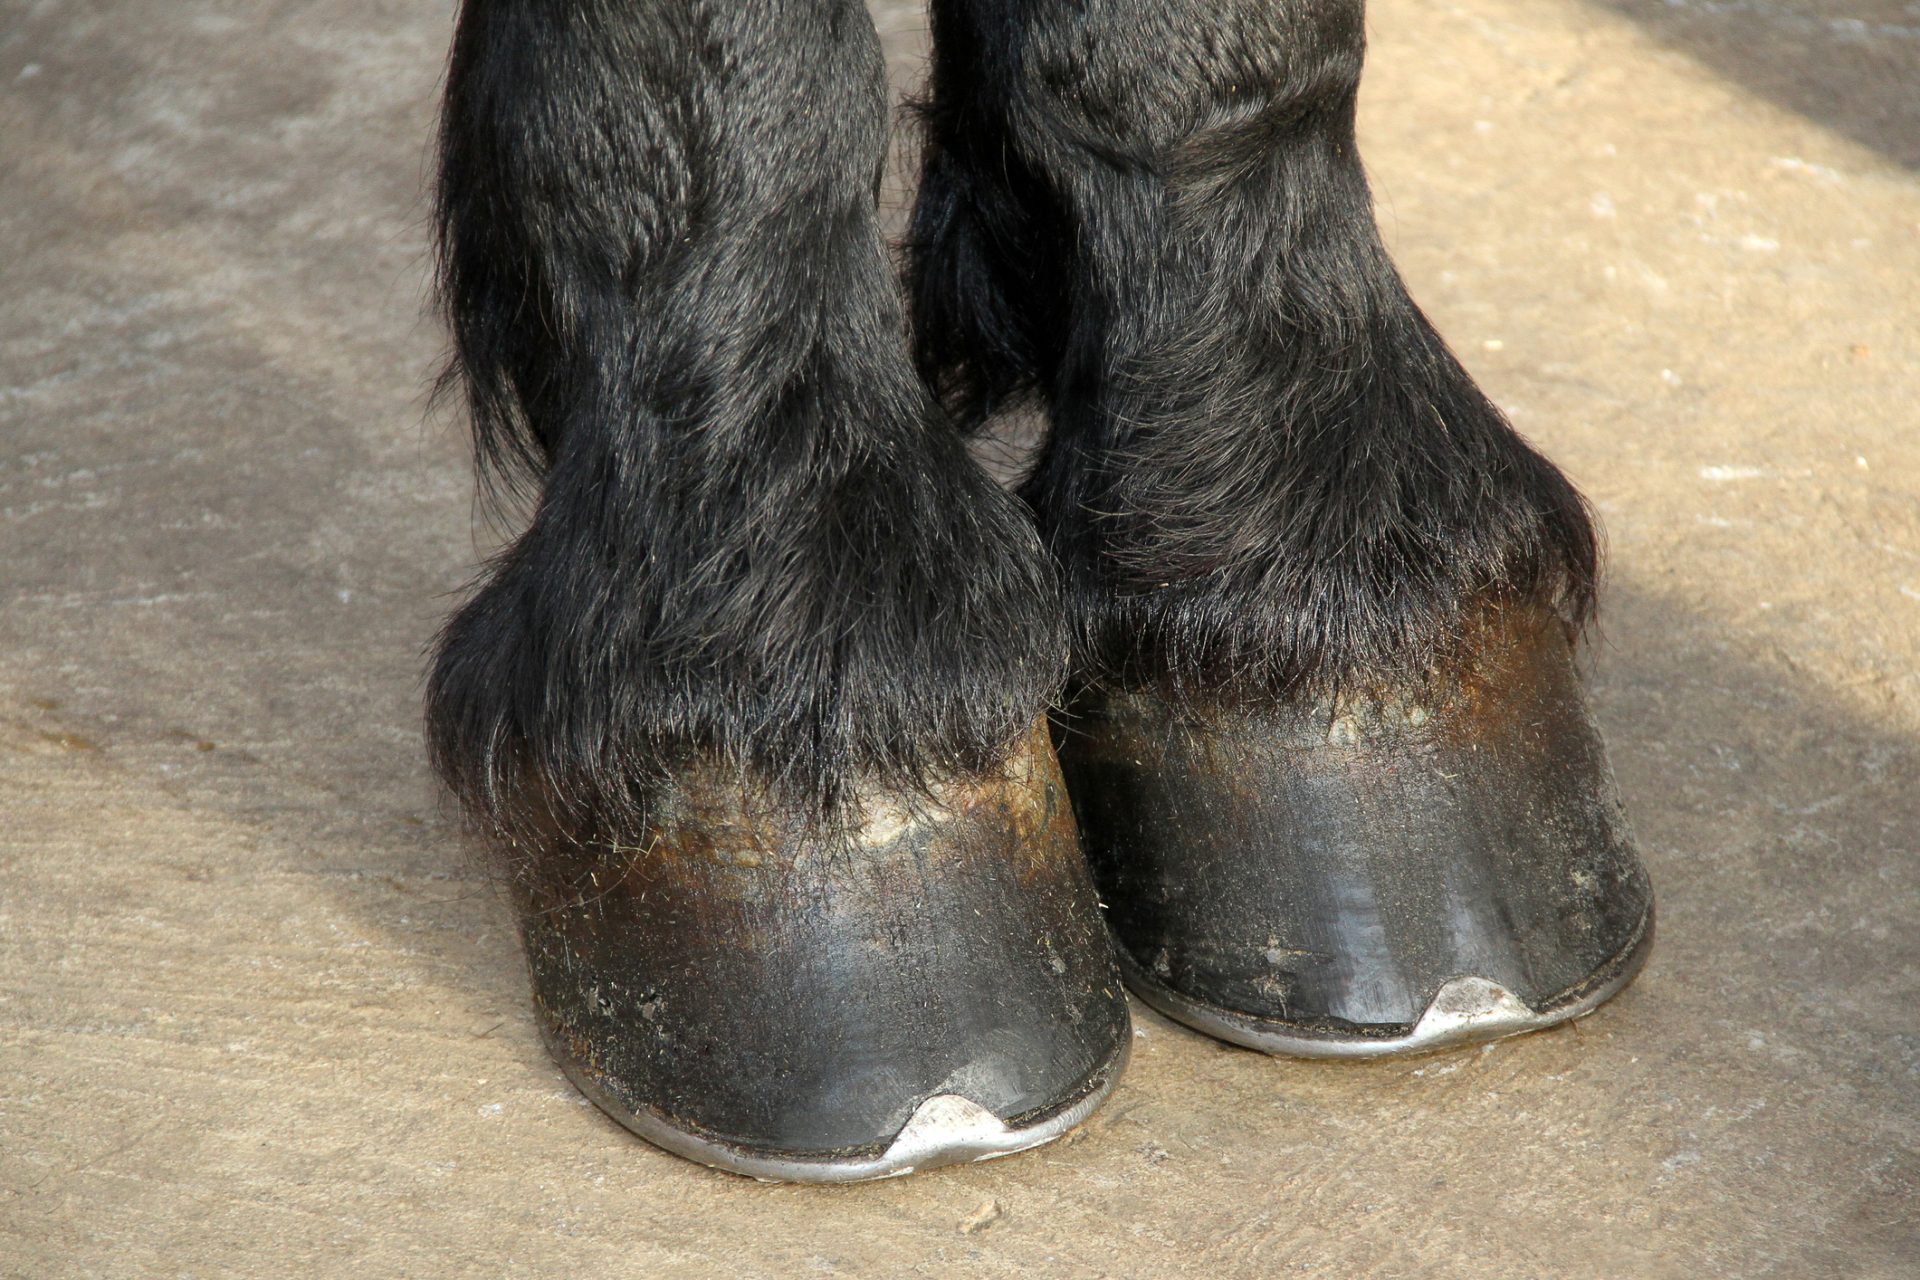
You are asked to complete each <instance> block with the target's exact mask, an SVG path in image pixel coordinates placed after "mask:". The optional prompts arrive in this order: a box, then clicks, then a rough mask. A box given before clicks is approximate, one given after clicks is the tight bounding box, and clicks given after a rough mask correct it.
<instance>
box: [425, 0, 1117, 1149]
mask: <svg viewBox="0 0 1920 1280" xmlns="http://www.w3.org/2000/svg"><path fill="white" fill-rule="evenodd" d="M884 84H885V82H884V78H883V68H882V65H881V58H880V53H879V45H878V41H877V38H876V36H875V33H874V30H873V27H872V24H871V21H870V20H869V18H868V16H867V14H866V12H865V10H864V8H863V7H862V6H861V5H860V4H859V3H858V2H857V0H735V2H734V3H730V4H724V5H712V4H705V3H695V2H694V0H652V2H649V3H631V2H627V3H615V2H613V0H466V2H465V3H464V4H463V5H462V8H461V12H460V16H459V25H458V29H457V33H456V36H455V41H454V49H453V58H452V64H451V69H450V73H449V80H448V87H447V95H446V102H445V108H444V116H443V124H442V132H441V139H440V150H439V162H440V177H439V188H438V200H437V228H438V233H439V245H440V268H441V285H442V296H443V301H444V305H445V310H446V313H447V316H448V319H449V322H450V325H451V328H452V333H453V339H454V356H455V358H454V363H453V366H452V379H453V382H454V383H455V384H456V385H459V386H461V387H463V388H464V391H465V395H466V398H467V401H468V404H469V407H470V410H471V417H472V421H473V426H474V431H475V436H476V441H477V444H478V449H479V453H480V457H481V461H482V464H483V468H484V470H485V474H486V475H487V476H489V477H490V478H491V480H492V481H493V483H494V485H495V488H496V489H499V490H504V491H506V492H510V493H511V492H522V493H525V494H526V495H527V496H528V497H530V498H531V499H532V502H531V516H530V521H529V523H528V524H527V526H526V528H525V530H524V532H523V533H522V534H521V535H520V536H519V537H518V538H517V539H516V540H515V541H514V542H513V543H512V544H511V545H510V546H509V547H508V548H507V549H506V550H505V551H503V552H502V553H501V554H500V555H499V557H498V558H497V559H496V560H495V561H494V562H493V563H492V564H491V565H490V566H489V568H488V571H487V573H486V575H485V577H484V580H483V581H482V582H481V584H480V585H479V587H478V589H477V590H476V592H475V593H474V595H473V596H472V597H471V599H469V600H468V601H467V602H466V603H465V604H464V605H463V606H462V607H460V609H459V610H458V611H457V612H456V613H455V614H454V615H453V617H452V618H451V619H450V620H449V622H448V623H447V625H446V628H445V630H444V632H443V634H442V635H441V637H440V640H439V643H438V647H437V651H436V653H435V656H434V662H433V669H432V673H431V678H430V686H429V696H428V727H429V739H430V744H431V748H432V752H433V756H434V760H435V762H436V765H437V767H438V768H439V770H440V772H441V773H442V775H443V776H444V777H445V778H446V780H447V782H448V783H449V784H450V786H451V788H452V790H453V791H454V793H455V794H456V795H457V796H458V797H459V798H460V799H461V800H462V801H463V802H464V803H465V804H466V806H467V807H468V808H469V810H470V811H471V812H472V813H473V814H474V816H475V817H476V819H477V821H478V824H479V826H480V827H481V828H482V829H483V830H484V832H485V834H486V836H487V838H488V840H489V842H490V844H491V845H492V847H493V848H494V849H495V850H497V851H498V853H499V855H500V863H501V865H502V867H503V868H504V875H505V879H506V881H507V883H508V885H509V887H510V890H511V896H512V899H513V902H514V905H515V908H516V910H517V912H518V917H519V923H520V928H521V933H522V938H523V941H524V944H525V947H526V951H527V956H528V961H529V969H530V971H531V976H532V981H533V988H534V997H535V1002H536V1005H537V1008H538V1015H539V1018H540V1022H541V1027H542V1030H543V1032H544V1033H545V1035H546V1038H547V1041H548V1043H549V1045H550V1047H551V1048H552V1051H553V1053H554V1055H555V1056H556V1058H558V1060H559V1061H560V1063H561V1065H562V1066H563V1067H564V1068H565V1070H566V1071H567V1073H568V1074H569V1075H570V1076H571V1078H572V1079H573V1080H574V1081H575V1082H576V1083H577V1084H578V1085H579V1086H580V1087H581V1089H582V1090H583V1091H585V1092H586V1093H587V1094H588V1095H589V1096H590V1097H591V1098H592V1099H593V1100H594V1101H595V1102H597V1103H598V1104H599V1105H600V1106H601V1107H603V1108H604V1109H606V1110H607V1111H608V1112H609V1113H610V1114H612V1115H613V1116H614V1117H615V1118H616V1119H618V1120H620V1121H621V1122H622V1123H624V1124H626V1125H628V1126H629V1127H630V1128H632V1129H634V1130H635V1131H637V1132H638V1133H640V1134H641V1135H642V1136H644V1137H646V1138H649V1139H650V1140H652V1141H655V1142H657V1143H659V1144H660V1145H662V1146H664V1147H667V1148H669V1149H671V1150H673V1151H677V1152H679V1153H681V1154H684V1155H688V1156H691V1157H693V1158H695V1159H698V1160H702V1161H705V1162H707V1163H710V1164H714V1165H716V1166H719V1167H722V1168H728V1169H733V1170H736V1171H739V1172H743V1173H749V1174H753V1175H756V1176H760V1177H767V1178H785V1179H794V1180H812V1181H841V1180H851V1179H857V1178H865V1177H877V1176H883V1175H888V1174H894V1173H901V1172H907V1171H910V1170H912V1169H914V1168H925V1167H930V1166H933V1165H938V1164H942V1163H947V1162H951V1161H953V1160H962V1159H977V1158H981V1157H983V1156H986V1155H994V1154H1003V1153H1005V1152H1008V1151H1013V1150H1019V1149H1021V1148H1024V1147H1028V1146H1032V1145H1034V1144H1036V1143H1038V1142H1041V1141H1045V1140H1046V1139H1048V1138H1050V1137H1053V1136H1055V1135H1057V1134H1059V1133H1061V1132H1064V1131H1065V1130H1066V1129H1067V1128H1068V1127H1070V1126H1071V1125H1072V1124H1073V1123H1076V1122H1077V1121H1078V1120H1079V1119H1080V1118H1082V1117H1084V1116H1085V1114H1086V1113H1087V1112H1088V1111H1089V1110H1091V1108H1092V1107H1093V1106H1094V1105H1095V1104H1096V1103H1097V1102H1098V1101H1099V1100H1100V1098H1102V1097H1103V1096H1104V1095H1105V1092H1106V1091H1107V1090H1108V1089H1109V1088H1111V1086H1112V1083H1113V1081H1114V1079H1115V1077H1116V1075H1117V1073H1118V1071H1119V1068H1120V1062H1121V1059H1122V1057H1123V1056H1124V1052H1125V1046H1126V1044H1127V1040H1128V1029H1127V1013H1126V1004H1125V999H1124V997H1123V996H1122V995H1121V993H1120V988H1119V984H1118V982H1117V980H1115V978H1114V976H1113V973H1112V969H1111V962H1110V960H1109V958H1108V954H1107V946H1106V940H1105V938H1104V935H1103V933H1102V929H1101V924H1100V919H1099V915H1098V910H1097V906H1096V903H1095V901H1094V897H1093V892H1092V887H1091V884H1090V882H1089V881H1088V879H1087V874H1086V870H1085V866H1084V863H1083V861H1082V859H1081V858H1080V857H1079V854H1078V850H1077V846H1076V841H1075V834H1074V828H1073V824H1072V817H1071V813H1070V811H1069V809H1068V807H1067V803H1066V800H1065V796H1064V792H1063V790H1062V788H1061V785H1060V783H1059V776H1058V772H1057V765H1056V762H1055V759H1054V756H1053V753H1052V748H1051V746H1050V744H1049V742H1048V739H1047V734H1046V732H1045V729H1044V722H1043V720H1042V717H1043V713H1044V710H1045V707H1046V705H1047V702H1048V701H1049V699H1050V698H1051V697H1052V696H1053V694H1054V692H1055V690H1056V688H1057V681H1058V679H1059V678H1060V675H1061V672H1062V657H1063V655H1064V652H1065V643H1064V640H1063V638H1062V635H1061V625H1060V622H1059V620H1058V613H1059V610H1058V601H1057V595H1056V588H1055V585H1054V582H1053V578H1052V572H1051V570H1050V568H1049V567H1048V565H1047V563H1046V560H1045V557H1044V554H1043V551H1042V549H1041V547H1040V545H1039V543H1038V541H1037V539H1036V538H1035V536H1034V533H1033V530H1032V526H1031V522H1030V520H1029V519H1028V517H1027V516H1026V514H1025V513H1024V512H1022V511H1021V510H1020V508H1019V506H1018V504H1017V503H1015V502H1014V501H1013V500H1012V499H1011V498H1008V497H1006V496H1005V495H1003V494H1002V493H1001V492H1000V491H999V490H998V488H997V487H996V486H995V485H994V484H993V483H992V482H991V481H990V480H989V479H988V478H987V477H986V476H985V475H984V473H982V472H981V471H979V470H978V469H977V468H976V467H975V466H974V465H973V464H972V463H971V462H970V461H969V459H968V458H967V456H966V453H965V449H964V444H963V442H962V441H961V439H960V438H959V436H958V435H957V433H955V432H954V431H953V429H952V428H951V426H950V425H949V424H948V422H947V421H946V420H945V418H944V417H943V415H942V414H941V413H940V411H939V410H938V408H937V407H936V405H935V404H934V403H933V401H932V399H931V398H930V397H929V396H928V395H927V393H926V391H925V389H924V388H923V386H922V385H921V383H920V381H919V380H918V379H917V378H916V377H915V376H914V373H913V369H912V367H911V364H910V361H909V359H908V355H907V350H906V346H905V340H904V334H903V326H902V317H901V312H900V306H899V302H898V299H897V296H896V294H895V292H894V284H893V280H892V277H891V274H890V272H889V269H888V265H887V260H886V255H885V252H884V246H883V244H882V242H881V237H880V233H879V230H878V223H877V218H876V210H875V203H874V192H875V188H876V178H877V174H878V172H879V166H880V164H881V159H882V153H883V147H884V140H885V133H886V125H887V104H886V100H885V88H884Z"/></svg>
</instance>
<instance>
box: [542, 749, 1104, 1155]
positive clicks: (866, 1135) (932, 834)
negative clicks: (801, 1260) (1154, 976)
mask: <svg viewBox="0 0 1920 1280" xmlns="http://www.w3.org/2000/svg"><path fill="white" fill-rule="evenodd" d="M542 865H544V866H548V867H558V868H560V871H559V873H558V874H555V875H543V876H541V877H540V878H539V879H537V880H534V879H529V878H528V877H521V878H520V879H519V880H518V881H517V883H516V899H517V906H518V909H519V912H520V925H521V935H522V939H523V941H524V943H525V945H526V951H527V957H528V963H529V968H530V970H531V974H532V979H533V990H534V1001H535V1005H536V1007H537V1009H538V1011H539V1014H540V1020H541V1025H542V1029H543V1031H544V1033H545V1036H546V1040H547V1044H548V1046H549V1048H550V1049H551V1050H552V1052H553V1055H554V1057H555V1058H556V1059H558V1061H559V1063H560V1065H561V1067H562V1069H563V1070H564V1071H565V1072H566V1074H567V1076H568V1077H569V1078H570V1079H571V1080H572V1081H573V1082H574V1084H575V1085H577V1086H578V1087H579V1089H580V1091H581V1092H582V1093H584V1094H585V1095H586V1096H587V1097H588V1098H590V1099H591V1100H592V1101H593V1102H594V1103H596V1104H597V1105H598V1106H599V1107H600V1108H601V1109H602V1110H604V1111H605V1112H607V1114H608V1115H610V1116H612V1117H613V1118H614V1119H615V1120H617V1121H619V1122H620V1123H621V1124H623V1125H625V1126H626V1127H627V1128H628V1129H630V1130H632V1131H633V1132H634V1133H637V1134H639V1135H640V1136H641V1137H643V1138H645V1139H647V1140H648V1141H650V1142H652V1143H654V1144H656V1145H658V1146H660V1147H663V1148H665V1149H666V1150H668V1151H672V1152H675V1153H677V1154H679V1155H682V1156H686V1157H688V1158H690V1159H693V1160H696V1161H699V1162H700V1163H702V1164H707V1165H711V1166H713V1167H715V1168H719V1169H725V1170H729V1171H732V1172H734V1173H741V1174H746V1175H748V1176H751V1177H756V1178H761V1179H766V1180H774V1181H790V1182H855V1181H862V1180H865V1179H869V1178H884V1177H893V1176H898V1175H900V1174H906V1173H912V1172H914V1171H915V1170H920V1169H928V1168H934V1167H938V1166H940V1165H946V1164H953V1163H958V1162H962V1161H972V1160H985V1159H990V1158H992V1157H995V1156H1002V1155H1008V1154H1011V1153H1013V1152H1016V1151H1022V1150H1026V1149H1027V1148H1029V1147H1034V1146H1038V1145H1039V1144H1041V1143H1043V1142H1047V1141H1049V1140H1050V1139H1053V1138H1056V1137H1059V1136H1060V1135H1061V1134H1063V1133H1065V1132H1067V1131H1068V1130H1069V1129H1071V1128H1072V1127H1073V1126H1075V1125H1077V1124H1079V1123H1080V1122H1081V1121H1082V1120H1084V1119H1085V1118H1086V1117H1087V1116H1088V1115H1089V1114H1090V1113H1091V1112H1092V1111H1093V1110H1094V1108H1095V1107H1097V1106H1098V1105H1099V1104H1100V1102H1101V1101H1102V1100H1103V1099H1105V1097H1106V1096H1107V1094H1108V1093H1109V1092H1110V1091H1111V1090H1112V1089H1113V1087H1114V1084H1115V1083H1116V1081H1117V1080H1118V1078H1119V1076H1120V1073H1121V1070H1122V1068H1123V1066H1124V1064H1125V1060H1126V1053H1127V1048H1128V1045H1129V1043H1130V1041H1131V1031H1130V1024H1129V1020H1128V1015H1127V1006H1126V997H1125V994H1124V991H1123V989H1122V987H1121V985H1120V982H1119V979H1118V976H1117V974H1116V973H1115V972H1114V969H1113V962H1112V959H1111V955H1110V951H1109V947H1108V943H1107V940H1106V937H1105V934H1104V930H1103V927H1102V924H1101V920H1100V915H1099V908H1098V905H1097V903H1096V902H1095V899H1094V896H1093V888H1092V884H1091V882H1090V881H1089V879H1088V877H1087V873H1086V868H1085V863H1084V861H1083V860H1082V858H1081V856H1080V851H1079V845H1078V841H1077V839H1076V835H1075V831H1074V826H1073V817H1072V812H1071V808H1070V806H1069V804H1068V802H1067V798H1066V793H1065V788H1064V787H1063V786H1062V784H1061V781H1060V775H1059V770H1058V766H1057V764H1056V762H1055V759H1054V755H1053V750H1052V747H1051V745H1050V744H1049V742H1048V740H1047V734H1046V731H1045V729H1044V727H1040V728H1038V729H1036V731H1035V733H1034V734H1033V735H1031V736H1030V737H1029V739H1028V740H1027V742H1026V743H1025V744H1024V745H1023V746H1022V747H1021V748H1020V750H1019V751H1018V752H1017V753H1016V755H1015V757H1014V759H1013V760H1012V762H1011V763H1010V764H1009V765H1008V766H1007V767H1006V768H1005V769H1004V770H1003V771H1002V772H1001V773H1000V774H998V775H997V776H994V777H991V778H988V779H986V780H982V781H973V782H968V783H965V784H955V785H950V786H936V787H932V788H929V790H928V792H927V794H926V795H924V796H920V797H915V798H914V799H912V800H908V799H906V798H904V797H899V796H882V795H877V794H876V795H869V796H866V797H863V798H862V799H861V800H860V801H858V802H856V804H855V806H854V814H853V817H852V818H851V819H850V820H849V821H848V822H847V823H846V824H845V826H844V827H841V828H839V829H837V830H831V831H829V830H827V829H825V828H824V827H823V825H822V824H820V823H819V822H817V821H815V822H809V821H808V820H806V819H805V818H804V817H802V816H801V815H799V814H796V813H793V812H791V811H785V810H782V809H780V808H779V807H778V806H775V805H768V804H762V803H761V802H760V800H759V798H758V797H756V796H753V795H747V794H743V792H742V789H741V787H740V785H739V784H738V783H737V782H735V783H728V782H723V781H721V780H720V778H719V775H718V774H715V775H712V776H697V775H693V774H689V775H687V776H684V777H682V778H681V779H679V780H678V781H677V782H676V784H675V785H674V786H673V787H672V788H671V789H670V791H669V794H668V795H666V796H665V797H664V798H663V800H662V801H661V803H660V805H659V808H658V812H657V817H656V819H655V821H654V823H653V825H652V828H651V829H650V830H649V831H647V832H646V833H644V835H643V836H642V837H641V838H639V839H637V840H636V841H635V842H634V843H633V844H632V845H631V846H630V847H629V846H621V847H616V848H608V847H600V848H596V849H591V850H582V851H577V852H573V853H567V852H565V851H564V850H552V849H550V850H544V851H543V852H542Z"/></svg>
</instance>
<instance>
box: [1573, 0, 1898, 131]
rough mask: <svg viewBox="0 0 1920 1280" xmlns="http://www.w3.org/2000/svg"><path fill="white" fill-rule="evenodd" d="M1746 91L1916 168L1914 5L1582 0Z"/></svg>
mask: <svg viewBox="0 0 1920 1280" xmlns="http://www.w3.org/2000/svg"><path fill="white" fill-rule="evenodd" d="M1586 3H1588V4H1590V5H1592V6H1593V7H1594V8H1597V9H1601V10H1604V11H1606V12H1608V13H1615V14H1619V15H1621V16H1623V17H1626V18H1629V19H1631V20H1632V21H1633V22H1635V23H1637V24H1638V25H1639V26H1640V27H1642V28H1643V29H1644V30H1645V31H1647V33H1648V34H1650V35H1652V36H1653V37H1654V38H1655V39H1657V40H1659V41H1660V42H1661V43H1662V44H1665V45H1667V46H1669V47H1670V48H1672V49H1674V50H1676V51H1678V52H1681V53H1684V54H1686V55H1687V56H1688V57H1690V58H1693V59H1695V60H1697V61H1699V62H1700V63H1702V64H1703V65H1705V66H1707V67H1710V68H1712V69H1713V70H1714V71H1715V72H1717V73H1719V74H1720V75H1722V76H1725V77H1726V78H1727V79H1729V80H1731V81H1733V82H1734V83H1736V84H1738V85H1740V86H1742V87H1743V88H1745V89H1747V90H1749V91H1750V92H1753V93H1756V94H1758V95H1760V96H1761V97H1763V98H1765V99H1767V100H1768V101H1769V102H1772V103H1774V104H1775V105H1777V106H1781V107H1785V108H1787V109H1788V110H1790V111H1794V112H1797V113H1799V114H1800V115H1803V116H1805V117H1807V118H1808V119H1810V120H1813V121H1814V122H1816V123H1818V124H1821V125H1823V126H1825V127H1826V128H1828V129H1831V130H1833V131H1834V132H1836V133H1839V134H1841V135H1843V136H1844V137H1847V138H1849V139H1851V140H1853V141H1854V142H1857V143H1860V144H1861V145H1863V146H1866V147H1870V148H1872V149H1873V150H1875V151H1877V152H1879V153H1880V154H1881V155H1883V156H1885V157H1887V158H1888V159H1889V160H1892V161H1894V162H1895V163H1897V164H1902V165H1905V166H1906V167H1908V168H1920V4H1914V3H1912V0H1841V2H1840V3H1833V2H1832V0H1586Z"/></svg>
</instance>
